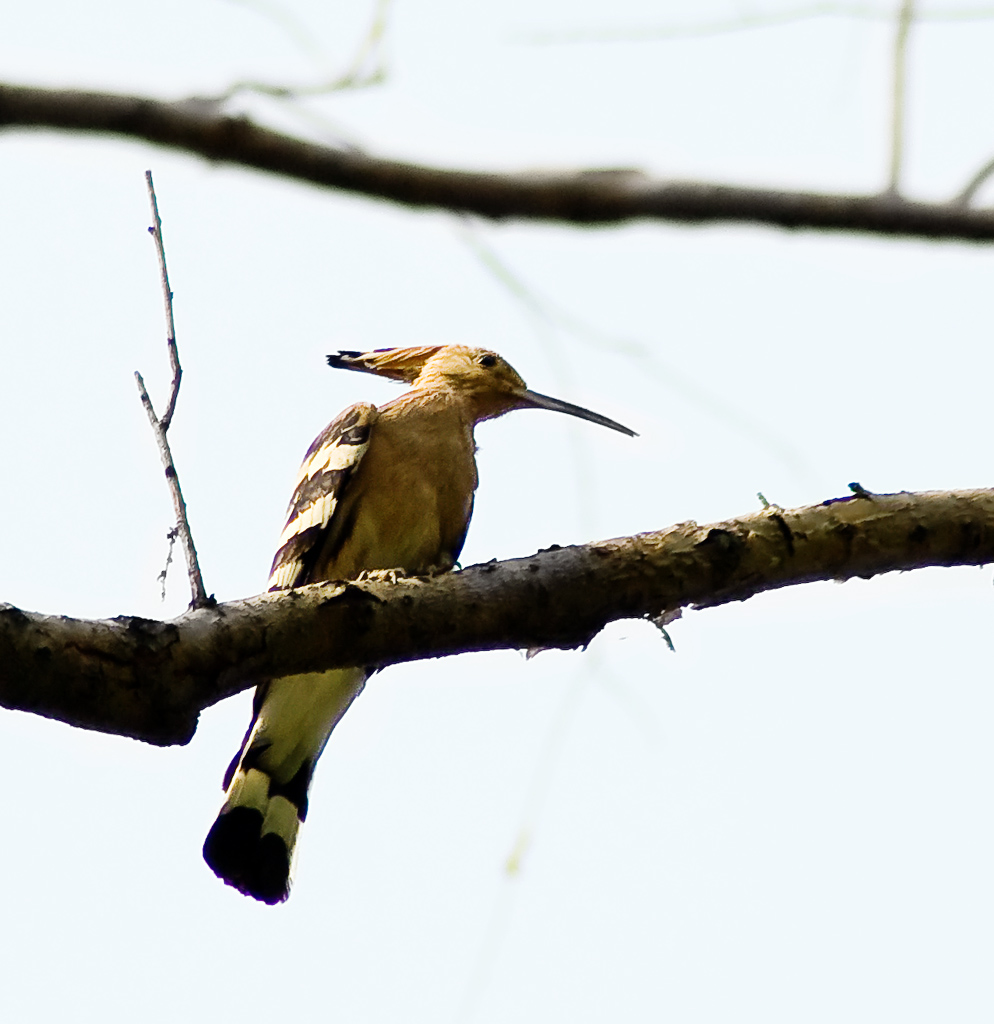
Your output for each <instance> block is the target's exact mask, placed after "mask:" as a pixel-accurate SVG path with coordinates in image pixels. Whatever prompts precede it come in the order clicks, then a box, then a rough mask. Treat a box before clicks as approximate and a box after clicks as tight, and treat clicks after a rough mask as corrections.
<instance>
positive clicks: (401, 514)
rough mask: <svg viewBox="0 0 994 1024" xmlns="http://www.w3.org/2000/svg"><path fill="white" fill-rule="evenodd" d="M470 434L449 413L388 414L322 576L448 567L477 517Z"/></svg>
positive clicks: (348, 498) (352, 487)
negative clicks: (377, 570) (474, 515)
mask: <svg viewBox="0 0 994 1024" xmlns="http://www.w3.org/2000/svg"><path fill="white" fill-rule="evenodd" d="M474 451H475V446H474V443H473V433H472V428H471V427H469V426H468V425H466V424H464V423H463V422H462V421H460V420H458V419H456V418H454V417H452V416H445V415H434V416H432V415H430V414H422V415H417V414H414V415H409V416H406V417H401V416H398V417H396V418H392V417H390V416H389V415H383V416H381V417H380V419H379V420H378V422H377V423H376V425H375V427H374V430H373V432H372V436H371V437H370V442H369V448H368V450H367V452H366V454H365V456H364V457H363V459H362V462H361V463H360V464H359V466H358V468H357V470H356V473H355V476H354V478H353V479H352V480H351V481H350V483H349V486H348V491H347V494H346V495H344V496H343V507H342V509H341V513H342V514H343V515H344V516H345V517H346V523H345V526H346V529H345V530H344V531H343V535H342V542H341V545H340V547H339V550H338V551H337V552H334V553H332V552H329V553H328V555H329V556H330V557H329V558H328V559H327V561H326V564H325V565H324V566H321V567H320V575H319V576H318V578H324V579H330V578H335V579H351V578H353V577H355V576H357V575H358V574H359V573H360V572H362V571H363V570H367V569H368V570H374V569H398V568H399V569H403V570H405V571H406V572H409V573H411V574H415V575H416V574H420V573H426V572H428V571H429V570H432V569H448V568H451V566H452V564H453V563H454V562H455V560H456V558H457V557H458V554H459V551H460V549H461V548H462V543H463V539H464V538H465V535H466V529H467V527H468V525H469V519H470V516H471V515H472V511H473V495H474V493H475V491H476V484H477V475H476V459H475V457H474Z"/></svg>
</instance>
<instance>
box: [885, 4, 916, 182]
mask: <svg viewBox="0 0 994 1024" xmlns="http://www.w3.org/2000/svg"><path fill="white" fill-rule="evenodd" d="M914 16H915V3H914V0H902V2H901V9H900V10H899V11H898V14H897V32H896V34H895V36H894V76H893V92H892V97H891V128H890V175H889V180H888V185H887V190H888V192H890V193H891V195H895V196H896V195H897V194H898V192H899V191H900V188H901V164H902V162H903V160H904V107H905V86H906V83H907V56H908V34H909V33H910V31H911V22H912V21H913V20H914Z"/></svg>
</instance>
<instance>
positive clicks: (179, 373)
mask: <svg viewBox="0 0 994 1024" xmlns="http://www.w3.org/2000/svg"><path fill="white" fill-rule="evenodd" d="M145 185H146V187H147V189H148V201H149V204H150V205H151V207H152V226H151V227H150V228H149V229H148V233H149V234H150V235H151V236H152V238H153V239H154V240H155V252H156V255H157V256H158V258H159V277H160V279H161V280H162V301H163V304H164V305H165V312H166V347H167V348H168V349H169V367H170V369H171V370H172V371H173V380H172V384H171V385H170V388H169V404H168V405H167V406H166V411H165V414H164V415H163V417H162V419H160V420H159V424H160V425H161V427H162V432H163V433H165V432H166V431H167V430H168V429H169V424H170V423H172V421H173V413H174V412H175V411H176V399H177V398H178V397H179V385H180V381H181V380H182V379H183V368H182V367H181V366H180V364H179V350H178V349H177V348H176V322H175V321H174V320H173V290H172V288H170V286H169V270H168V269H167V268H166V247H165V245H164V244H163V242H162V220H161V218H160V217H159V204H158V202H157V200H156V198H155V186H154V185H153V184H152V172H151V171H146V172H145Z"/></svg>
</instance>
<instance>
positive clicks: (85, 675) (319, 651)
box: [0, 490, 994, 744]
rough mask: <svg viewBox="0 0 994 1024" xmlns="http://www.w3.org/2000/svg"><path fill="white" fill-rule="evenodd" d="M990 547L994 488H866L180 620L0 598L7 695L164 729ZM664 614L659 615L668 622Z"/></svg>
mask: <svg viewBox="0 0 994 1024" xmlns="http://www.w3.org/2000/svg"><path fill="white" fill-rule="evenodd" d="M990 561H994V490H980V491H936V492H928V493H920V494H912V493H901V494H890V495H867V494H866V493H865V492H862V493H860V494H858V495H856V496H854V497H850V498H844V499H838V500H833V501H828V502H824V503H822V504H820V505H812V506H809V507H807V508H800V509H794V510H790V511H786V510H783V509H779V508H777V507H776V506H772V507H770V508H768V509H765V510H763V511H761V512H756V513H752V514H750V515H745V516H740V517H738V518H736V519H731V520H728V521H726V522H721V523H713V524H711V525H708V526H698V525H697V524H696V523H681V524H678V525H676V526H672V527H670V528H669V529H667V530H662V531H659V532H656V533H644V534H639V535H637V536H634V537H621V538H618V539H615V540H607V541H600V542H595V543H592V544H585V545H582V546H579V547H569V548H553V549H550V550H547V551H543V552H539V553H538V554H535V555H533V556H531V557H529V558H519V559H514V560H511V561H506V562H491V563H488V564H485V565H477V566H472V567H471V568H468V569H465V570H463V571H461V572H455V573H451V574H449V575H447V576H443V577H440V578H437V579H432V580H401V581H400V582H398V583H388V582H368V583H362V584H356V583H349V584H321V585H315V586H310V587H304V588H301V589H300V590H295V591H287V592H283V593H280V594H264V595H261V596H259V597H253V598H249V599H247V600H242V601H232V602H229V603H227V604H221V605H218V606H216V607H214V608H203V609H197V610H194V611H189V612H187V613H185V614H184V615H181V616H180V617H179V618H177V619H173V620H172V621H169V622H157V621H152V620H148V619H138V618H133V617H127V616H122V617H119V618H116V619H112V620H92V621H88V620H79V619H68V618H64V617H59V616H44V615H37V614H32V613H26V612H23V611H20V610H18V609H16V608H13V607H12V606H10V605H0V705H3V706H4V707H7V708H13V709H19V710H23V711H31V712H35V713H37V714H41V715H45V716H47V717H49V718H56V719H59V720H61V721H65V722H68V723H70V724H72V725H76V726H81V727H83V728H89V729H99V730H102V731H105V732H112V733H117V734H120V735H124V736H133V737H135V738H138V739H143V740H146V741H148V742H151V743H158V744H171V743H185V742H187V741H188V740H189V739H190V738H191V736H192V735H193V732H194V730H195V728H196V723H197V716H198V713H199V712H200V710H201V709H202V708H205V707H207V706H209V705H211V704H213V703H215V702H216V701H218V700H220V699H222V698H223V697H226V696H228V695H230V694H232V693H235V692H237V691H239V690H241V689H244V688H246V687H248V686H250V685H253V684H254V683H256V682H258V681H259V680H260V679H263V678H266V677H267V676H270V675H274V674H279V673H283V674H285V673H288V672H302V671H309V670H314V669H320V668H332V667H336V666H343V665H356V664H359V665H372V664H376V665H389V664H394V663H398V662H403V661H411V660H415V659H419V658H430V657H438V656H441V655H448V654H457V653H460V652H466V651H484V650H499V649H508V648H510V649H520V648H525V647H558V648H572V647H580V646H583V645H585V644H587V643H589V641H590V640H591V639H592V638H593V637H594V636H595V635H596V634H597V633H598V631H599V630H601V629H602V628H603V627H604V626H605V625H606V624H607V623H608V622H611V621H613V620H615V619H622V618H643V617H649V618H652V619H658V618H659V617H660V616H663V615H666V614H667V613H673V612H675V611H676V610H678V609H680V608H683V607H688V606H692V607H698V608H701V607H707V606H711V605H717V604H724V603H726V602H730V601H742V600H745V599H746V598H749V597H751V596H753V595H754V594H758V593H760V592H762V591H764V590H770V589H774V588H777V587H785V586H791V585H794V584H797V583H806V582H810V581H813V580H829V579H839V580H842V579H849V578H852V577H870V576H874V575H876V574H877V573H882V572H888V571H892V570H907V569H915V568H920V567H923V566H929V565H980V564H983V563H985V562H990ZM660 621H662V620H660Z"/></svg>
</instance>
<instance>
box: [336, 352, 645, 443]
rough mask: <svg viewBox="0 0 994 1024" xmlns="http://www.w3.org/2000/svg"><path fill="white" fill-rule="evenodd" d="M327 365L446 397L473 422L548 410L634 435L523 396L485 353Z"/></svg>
mask: <svg viewBox="0 0 994 1024" xmlns="http://www.w3.org/2000/svg"><path fill="white" fill-rule="evenodd" d="M328 364H329V365H330V366H334V367H339V368H342V369H347V370H362V371H364V372H366V373H375V374H377V375H379V376H381V377H390V378H392V379H394V380H403V381H407V382H408V383H410V384H411V385H413V387H414V388H415V390H418V391H433V390H435V391H446V392H449V393H452V394H454V395H457V396H459V397H460V398H461V399H462V400H463V401H465V402H466V403H467V404H468V405H469V407H470V409H471V411H472V416H473V420H474V421H475V422H479V421H480V420H488V419H493V418H494V417H495V416H502V415H503V414H504V413H506V412H511V411H512V410H513V409H548V410H550V411H551V412H562V413H566V414H567V415H569V416H576V417H579V418H580V419H584V420H590V421H591V422H592V423H599V424H600V425H601V426H604V427H610V428H611V429H612V430H619V431H621V433H623V434H628V435H629V436H630V437H635V436H636V434H635V431H634V430H630V429H629V428H628V427H625V426H622V425H621V424H620V423H616V422H615V421H614V420H611V419H608V418H607V417H606V416H601V415H600V413H596V412H591V411H590V410H589V409H584V408H582V407H581V406H579V405H573V404H572V403H570V402H563V401H561V400H560V399H558V398H549V397H548V396H547V395H540V394H538V392H536V391H529V390H528V387H527V386H526V384H525V382H524V381H523V380H522V379H521V377H520V376H519V374H518V372H517V371H516V370H515V369H514V367H513V366H511V364H510V363H508V362H507V360H506V359H504V358H503V357H501V356H499V355H498V354H497V353H496V352H492V351H490V349H485V348H470V347H469V346H467V345H438V346H432V347H424V348H387V349H377V350H375V351H372V352H339V353H338V354H337V355H330V356H328Z"/></svg>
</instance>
